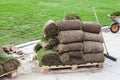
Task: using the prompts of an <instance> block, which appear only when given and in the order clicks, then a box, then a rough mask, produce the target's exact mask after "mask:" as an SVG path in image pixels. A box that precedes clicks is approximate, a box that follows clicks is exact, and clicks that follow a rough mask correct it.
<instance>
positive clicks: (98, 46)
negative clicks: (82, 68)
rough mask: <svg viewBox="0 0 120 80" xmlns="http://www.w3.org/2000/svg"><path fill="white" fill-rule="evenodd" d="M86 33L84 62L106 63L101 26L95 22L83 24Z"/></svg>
mask: <svg viewBox="0 0 120 80" xmlns="http://www.w3.org/2000/svg"><path fill="white" fill-rule="evenodd" d="M82 30H83V31H84V41H83V46H84V50H83V53H84V61H85V63H93V62H96V63H97V62H104V55H103V51H104V47H103V36H102V35H101V33H100V32H101V25H100V24H98V23H95V22H92V23H91V22H83V27H82Z"/></svg>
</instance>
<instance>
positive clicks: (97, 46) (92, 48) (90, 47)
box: [83, 41, 104, 53]
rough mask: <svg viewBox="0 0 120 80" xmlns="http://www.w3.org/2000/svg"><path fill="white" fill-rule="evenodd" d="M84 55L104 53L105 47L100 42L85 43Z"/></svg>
mask: <svg viewBox="0 0 120 80" xmlns="http://www.w3.org/2000/svg"><path fill="white" fill-rule="evenodd" d="M83 45H84V50H83V52H84V53H103V51H104V47H103V44H102V43H100V42H93V41H84V42H83Z"/></svg>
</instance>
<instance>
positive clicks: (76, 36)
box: [57, 30, 84, 43]
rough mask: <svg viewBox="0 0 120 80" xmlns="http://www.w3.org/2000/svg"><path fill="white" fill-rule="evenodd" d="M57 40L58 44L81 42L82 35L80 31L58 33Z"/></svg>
mask: <svg viewBox="0 0 120 80" xmlns="http://www.w3.org/2000/svg"><path fill="white" fill-rule="evenodd" d="M57 38H58V40H59V42H60V43H74V42H82V41H83V38H84V34H83V31H81V30H69V31H60V32H59V34H58V37H57Z"/></svg>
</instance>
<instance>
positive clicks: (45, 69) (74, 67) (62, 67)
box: [42, 63, 103, 73]
mask: <svg viewBox="0 0 120 80" xmlns="http://www.w3.org/2000/svg"><path fill="white" fill-rule="evenodd" d="M89 66H96V67H98V68H102V67H103V63H86V64H80V65H65V66H64V65H59V66H42V72H44V73H47V72H48V71H49V70H51V69H66V68H71V69H72V70H76V69H77V68H79V67H89Z"/></svg>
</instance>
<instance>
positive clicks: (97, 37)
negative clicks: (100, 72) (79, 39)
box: [84, 32, 103, 43]
mask: <svg viewBox="0 0 120 80" xmlns="http://www.w3.org/2000/svg"><path fill="white" fill-rule="evenodd" d="M84 41H96V42H101V43H103V37H102V35H101V34H95V33H89V32H84Z"/></svg>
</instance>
